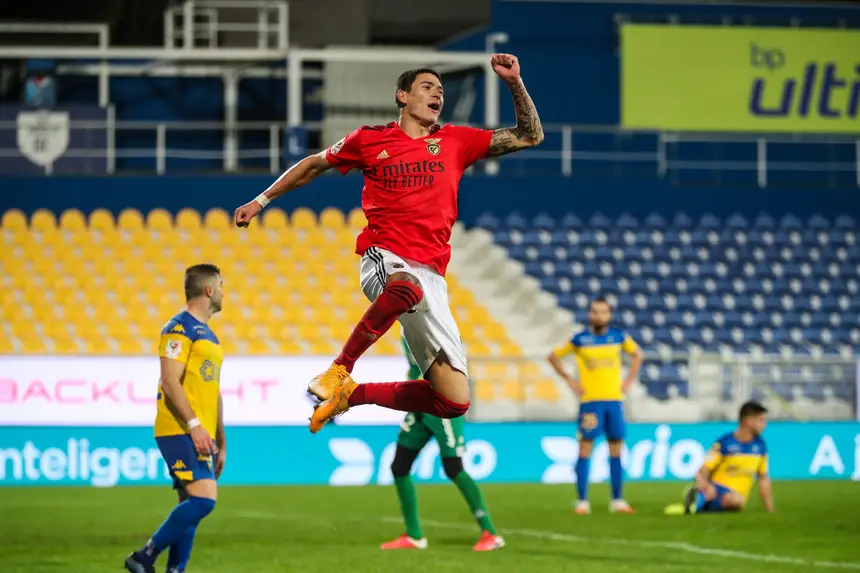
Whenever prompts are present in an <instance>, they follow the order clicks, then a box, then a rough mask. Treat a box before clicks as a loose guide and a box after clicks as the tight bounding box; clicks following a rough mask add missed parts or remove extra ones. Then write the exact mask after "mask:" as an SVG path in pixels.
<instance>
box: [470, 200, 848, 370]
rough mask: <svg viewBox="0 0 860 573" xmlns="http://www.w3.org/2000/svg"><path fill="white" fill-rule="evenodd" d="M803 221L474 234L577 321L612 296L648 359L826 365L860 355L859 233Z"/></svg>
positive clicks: (569, 221)
mask: <svg viewBox="0 0 860 573" xmlns="http://www.w3.org/2000/svg"><path fill="white" fill-rule="evenodd" d="M804 217H806V219H805V220H804V219H802V218H800V217H798V216H795V215H787V216H784V217H781V218H779V219H776V218H774V217H773V216H771V215H768V214H760V215H759V216H757V217H755V218H754V219H753V220H752V222H750V221H749V220H747V219H746V218H745V217H742V216H732V217H729V218H727V219H725V220H724V221H720V219H719V218H718V217H716V216H713V215H707V214H706V215H703V216H697V218H696V220H694V219H692V218H690V217H689V216H687V215H685V214H683V213H679V214H676V215H674V216H672V217H670V218H669V219H670V220H669V221H667V219H666V217H664V216H661V215H656V214H652V215H649V216H648V217H646V218H644V219H638V220H637V219H636V218H635V217H632V216H629V215H622V216H620V217H619V218H618V219H617V220H615V221H610V220H609V219H608V218H606V217H604V216H602V215H595V216H592V217H590V218H589V221H588V224H587V225H584V224H583V222H582V221H581V220H580V219H579V218H578V217H577V216H576V215H574V214H568V215H564V216H561V217H560V218H554V217H553V216H551V215H548V214H540V215H538V216H536V217H534V218H533V219H532V220H531V221H528V220H526V219H525V218H524V217H522V216H520V215H519V214H516V213H514V214H511V215H510V216H508V217H505V218H504V219H503V220H502V221H500V220H499V219H498V218H496V217H494V216H492V215H489V214H484V215H481V216H480V217H479V218H478V221H477V223H478V225H479V226H481V227H484V228H486V229H488V230H489V231H490V232H491V233H492V236H493V238H494V241H495V242H496V244H498V245H500V246H502V247H504V248H506V249H507V250H508V252H509V254H510V255H511V257H512V258H514V259H516V260H519V261H521V262H523V264H525V270H526V272H527V273H529V274H531V275H533V276H535V277H536V278H538V279H539V280H540V284H541V286H542V287H543V289H544V290H545V291H547V292H550V293H553V294H555V295H556V296H557V298H558V300H559V303H560V304H561V305H562V306H563V307H565V308H568V309H570V310H572V311H575V312H576V313H577V314H576V318H577V319H578V320H584V319H585V314H584V313H585V311H586V310H587V304H588V300H589V297H591V296H594V295H595V294H598V293H600V294H605V293H607V292H609V293H614V294H616V295H617V305H618V313H619V314H618V320H619V321H620V323H622V324H623V325H624V326H625V327H627V328H630V329H632V330H635V331H636V333H637V334H636V336H637V338H638V339H639V340H640V342H641V343H642V344H645V345H647V344H652V345H653V348H652V350H656V349H657V348H659V347H664V348H679V349H682V350H683V349H685V348H688V347H689V345H691V344H694V345H696V346H697V347H699V348H702V349H703V350H706V351H714V350H719V349H721V348H730V349H734V350H735V351H741V352H749V351H752V350H756V349H760V350H761V351H764V352H769V353H779V352H781V351H783V350H784V349H786V348H790V349H793V350H794V352H795V353H798V354H809V353H814V352H824V353H826V354H828V355H833V354H835V353H838V352H839V351H840V349H841V348H844V347H847V346H860V326H858V324H860V323H858V319H860V317H858V311H860V303H857V302H856V301H857V300H860V241H858V236H857V234H858V232H857V225H856V221H855V220H854V219H853V218H851V217H849V216H841V217H837V218H836V219H835V220H833V221H830V220H828V219H826V218H824V217H820V216H818V215H812V216H805V215H804ZM655 376H656V378H655V380H654V382H655V383H657V382H662V378H663V376H662V375H661V374H659V373H658V374H656V375H655ZM663 385H664V386H665V383H664V384H663Z"/></svg>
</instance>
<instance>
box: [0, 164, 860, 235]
mask: <svg viewBox="0 0 860 573" xmlns="http://www.w3.org/2000/svg"><path fill="white" fill-rule="evenodd" d="M272 180H273V177H271V176H268V175H266V176H248V175H245V176H240V175H236V176H229V175H209V176H198V177H171V176H165V177H143V176H141V177H96V178H87V177H6V178H3V179H0V211H3V210H4V209H8V208H13V207H15V208H19V209H22V210H24V211H26V212H28V213H30V212H32V211H34V210H35V209H38V208H40V207H45V208H48V209H51V210H54V211H56V212H59V211H62V210H63V209H67V208H71V207H75V208H78V209H81V210H83V211H85V212H89V211H92V210H93V209H96V208H99V207H105V208H107V209H110V210H111V211H113V212H114V213H118V212H119V211H121V210H122V209H124V208H126V207H135V208H138V209H142V210H150V209H153V208H155V207H163V208H166V209H169V210H171V211H174V212H175V211H178V210H179V209H181V208H183V207H192V208H195V209H198V210H206V209H209V208H212V207H222V208H224V209H227V210H228V211H229V212H232V211H233V210H234V209H235V208H236V207H238V206H239V205H241V204H243V203H245V202H246V201H248V200H250V199H251V198H253V197H254V196H256V195H257V194H258V193H259V192H261V191H262V190H264V189H265V188H266V187H268V186H269V185H270V184H271V182H272ZM361 186H362V181H361V178H360V177H359V176H357V175H348V176H346V177H342V176H340V175H335V174H331V175H326V176H324V177H321V178H320V179H319V180H317V181H315V182H313V183H312V184H311V185H310V186H309V187H308V188H307V189H300V190H298V191H295V192H294V193H291V194H289V195H287V196H285V197H282V198H281V199H278V201H277V203H276V205H277V206H279V207H282V208H284V209H287V210H292V209H295V208H296V207H301V206H305V207H309V208H311V209H314V210H316V211H320V210H322V209H323V208H325V207H328V206H334V207H338V208H340V209H344V210H348V209H352V208H353V207H358V206H359V205H360V199H361ZM488 211H489V212H492V213H495V214H502V215H503V214H507V213H510V212H513V211H518V212H520V213H522V214H523V215H525V216H527V217H532V216H534V215H537V214H538V213H542V212H545V213H550V214H553V215H555V216H561V215H562V214H565V213H576V214H577V215H579V216H580V217H587V216H590V215H591V214H594V213H596V212H602V213H603V214H605V215H606V216H608V217H613V218H614V217H617V216H618V215H620V214H621V213H625V212H626V213H630V214H632V215H634V216H636V217H644V216H647V215H648V214H650V213H653V212H657V213H663V214H674V213H676V212H679V211H684V212H686V213H687V214H689V215H690V216H693V217H698V216H700V215H702V214H704V213H708V212H710V213H715V214H717V215H718V216H721V217H726V216H729V215H731V214H733V213H741V214H744V215H745V216H747V217H755V216H756V215H758V214H759V213H762V212H766V213H770V214H772V215H774V216H780V215H783V214H787V213H795V214H798V215H800V216H803V217H806V216H808V215H811V214H813V213H820V214H822V215H824V216H826V217H831V218H832V217H835V216H836V215H839V214H849V215H853V216H855V217H857V216H860V192H858V191H857V190H856V189H854V190H853V191H840V190H836V191H821V190H819V191H812V190H809V189H759V188H756V187H746V186H733V187H726V188H721V189H710V188H688V187H673V186H671V185H670V184H669V183H667V182H666V181H663V180H644V181H641V182H637V181H629V180H616V179H591V178H585V177H571V178H567V179H562V178H539V177H532V178H523V179H519V178H507V177H499V178H494V177H485V176H472V177H469V176H467V177H464V178H463V179H462V181H461V186H460V218H461V220H463V221H464V222H465V223H466V224H473V223H474V221H475V219H476V218H477V217H478V216H479V215H480V214H482V213H485V212H488Z"/></svg>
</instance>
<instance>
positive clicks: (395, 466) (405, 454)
mask: <svg viewBox="0 0 860 573" xmlns="http://www.w3.org/2000/svg"><path fill="white" fill-rule="evenodd" d="M416 455H417V452H415V453H414V454H413V452H412V451H411V450H407V449H406V448H402V447H400V446H398V447H397V450H396V452H395V453H394V460H392V462H391V475H392V476H394V477H395V478H402V477H406V476H408V475H409V472H410V471H412V464H413V463H414V462H415V457H416Z"/></svg>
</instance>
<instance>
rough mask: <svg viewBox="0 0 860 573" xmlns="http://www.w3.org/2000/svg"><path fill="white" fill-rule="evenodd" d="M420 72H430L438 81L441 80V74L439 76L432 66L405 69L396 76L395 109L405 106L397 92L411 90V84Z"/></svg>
mask: <svg viewBox="0 0 860 573" xmlns="http://www.w3.org/2000/svg"><path fill="white" fill-rule="evenodd" d="M421 74H432V75H434V76H436V79H437V80H439V81H440V82H441V81H442V76H440V75H439V72H437V71H436V70H434V69H433V68H415V69H414V70H406V71H405V72H403V73H402V74H400V75H399V76H398V77H397V84H396V86H395V89H394V103H396V104H397V109H403V108H404V107H406V104H405V103H403V102H402V101H400V99H399V98H398V97H397V92H399V91H404V92H408V91H409V90H411V89H412V84H414V83H415V79H416V78H417V77H418V76H420V75H421Z"/></svg>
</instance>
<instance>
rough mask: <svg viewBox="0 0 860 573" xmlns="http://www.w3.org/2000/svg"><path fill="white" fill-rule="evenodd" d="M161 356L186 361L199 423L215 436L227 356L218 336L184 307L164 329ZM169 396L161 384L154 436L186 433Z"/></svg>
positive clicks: (185, 381) (186, 383) (188, 391)
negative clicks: (222, 367) (184, 309)
mask: <svg viewBox="0 0 860 573" xmlns="http://www.w3.org/2000/svg"><path fill="white" fill-rule="evenodd" d="M158 356H160V357H161V358H170V359H171V360H178V361H179V362H182V363H183V364H185V374H184V375H183V378H182V388H183V390H184V391H185V396H186V397H187V398H188V402H189V403H190V404H191V408H193V409H194V414H195V415H196V416H197V418H198V419H199V420H200V423H201V424H202V425H203V427H204V428H206V430H207V431H208V432H209V435H211V436H213V437H214V436H215V431H216V429H217V426H218V395H219V393H220V385H221V362H222V360H223V358H224V353H223V350H222V349H221V344H220V343H219V342H218V338H217V337H216V336H215V334H214V333H213V332H212V330H211V329H210V328H209V326H208V325H207V324H205V323H203V322H200V321H199V320H197V319H196V318H194V317H193V316H191V314H190V313H188V312H187V311H182V312H180V313H179V314H177V315H176V316H174V317H173V318H171V319H170V321H169V322H168V323H167V324H166V325H164V328H163V329H162V330H161V342H160V343H159V345H158ZM166 400H167V399H166V396H165V395H164V392H162V390H161V387H160V386H159V388H158V412H157V413H156V415H155V437H157V438H158V437H162V436H174V435H177V434H187V433H188V428H187V426H186V425H185V422H183V421H182V419H181V418H180V417H179V415H178V414H176V413H175V412H174V411H173V410H172V408H171V406H170V404H169V403H168V402H167V401H166Z"/></svg>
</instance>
